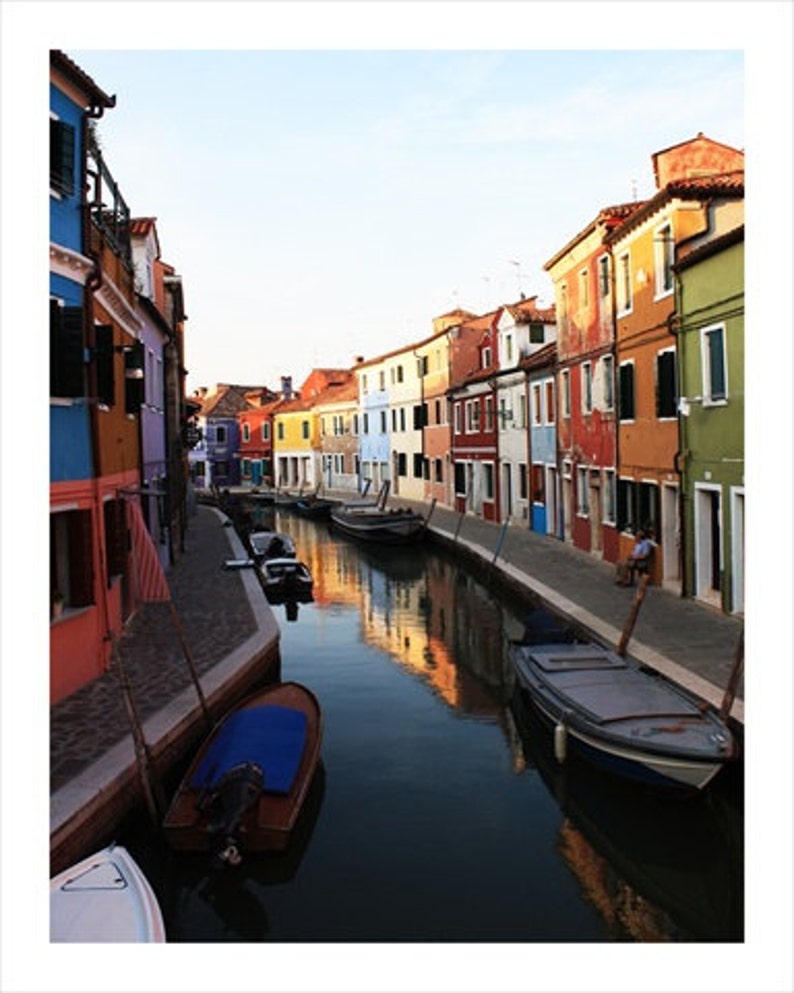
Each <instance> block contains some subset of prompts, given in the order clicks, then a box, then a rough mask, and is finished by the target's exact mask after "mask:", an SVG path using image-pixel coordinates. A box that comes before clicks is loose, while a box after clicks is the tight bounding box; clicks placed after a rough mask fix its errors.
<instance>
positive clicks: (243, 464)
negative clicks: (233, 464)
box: [240, 459, 251, 479]
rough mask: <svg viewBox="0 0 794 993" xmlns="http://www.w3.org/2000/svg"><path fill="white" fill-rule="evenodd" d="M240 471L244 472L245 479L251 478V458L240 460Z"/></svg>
mask: <svg viewBox="0 0 794 993" xmlns="http://www.w3.org/2000/svg"><path fill="white" fill-rule="evenodd" d="M240 472H241V473H242V476H243V479H250V478H251V460H250V459H242V460H241V461H240Z"/></svg>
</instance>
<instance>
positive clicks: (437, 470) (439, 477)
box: [433, 459, 444, 483]
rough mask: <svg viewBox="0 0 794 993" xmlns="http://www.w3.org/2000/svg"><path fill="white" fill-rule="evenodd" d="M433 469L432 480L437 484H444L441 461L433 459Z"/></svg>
mask: <svg viewBox="0 0 794 993" xmlns="http://www.w3.org/2000/svg"><path fill="white" fill-rule="evenodd" d="M433 467H434V478H435V481H436V482H437V483H443V482H444V463H443V462H442V460H441V459H435V460H434V462H433Z"/></svg>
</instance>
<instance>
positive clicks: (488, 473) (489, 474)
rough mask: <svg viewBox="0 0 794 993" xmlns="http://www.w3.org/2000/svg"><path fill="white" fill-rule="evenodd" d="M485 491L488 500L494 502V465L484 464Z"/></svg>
mask: <svg viewBox="0 0 794 993" xmlns="http://www.w3.org/2000/svg"><path fill="white" fill-rule="evenodd" d="M482 477H483V490H484V496H485V499H486V500H493V497H494V488H493V463H491V462H483V466H482Z"/></svg>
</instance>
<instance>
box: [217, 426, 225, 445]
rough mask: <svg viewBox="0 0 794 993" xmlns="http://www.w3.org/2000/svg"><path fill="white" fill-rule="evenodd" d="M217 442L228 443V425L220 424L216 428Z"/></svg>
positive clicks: (219, 443)
mask: <svg viewBox="0 0 794 993" xmlns="http://www.w3.org/2000/svg"><path fill="white" fill-rule="evenodd" d="M215 443H216V444H218V445H225V444H226V425H225V424H219V425H218V426H217V427H216V428H215Z"/></svg>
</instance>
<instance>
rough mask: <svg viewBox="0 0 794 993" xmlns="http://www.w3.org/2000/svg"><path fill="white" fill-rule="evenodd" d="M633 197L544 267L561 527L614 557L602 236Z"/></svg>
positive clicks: (612, 405)
mask: <svg viewBox="0 0 794 993" xmlns="http://www.w3.org/2000/svg"><path fill="white" fill-rule="evenodd" d="M640 206H641V204H637V203H630V204H621V205H618V206H615V207H605V208H604V209H603V210H601V211H599V213H598V214H597V215H596V217H595V218H594V219H593V220H592V221H591V222H590V224H588V225H587V227H585V228H583V229H582V230H581V231H580V232H579V233H578V234H576V235H575V236H574V237H573V238H572V239H571V241H569V242H568V244H567V245H565V247H564V248H562V249H560V251H559V252H557V254H556V255H555V256H554V257H553V258H551V259H550V260H549V261H548V262H547V263H546V265H545V266H544V268H545V269H546V271H547V272H548V273H549V275H550V276H551V279H552V282H553V283H554V290H555V297H556V302H557V363H558V372H557V397H558V402H557V406H558V409H557V452H558V460H559V468H560V470H561V483H562V487H561V509H562V524H563V535H564V538H565V540H566V541H570V542H572V543H573V544H574V545H575V546H576V547H577V548H581V549H583V550H584V551H588V552H592V553H593V554H594V555H598V556H601V557H603V558H605V559H607V560H608V561H610V562H614V561H616V560H617V558H618V554H619V549H618V544H619V542H618V530H617V518H616V506H617V504H616V468H617V426H616V425H617V403H616V386H615V333H614V322H613V293H612V278H611V271H612V269H611V259H610V255H609V251H608V249H607V248H606V247H605V238H606V237H607V235H608V234H609V233H610V232H611V231H612V230H613V229H614V228H616V227H617V226H618V225H619V224H620V223H621V222H622V221H623V220H624V219H625V218H626V217H629V216H630V215H631V214H632V213H633V212H634V211H636V210H637V209H638V208H639V207H640Z"/></svg>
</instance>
